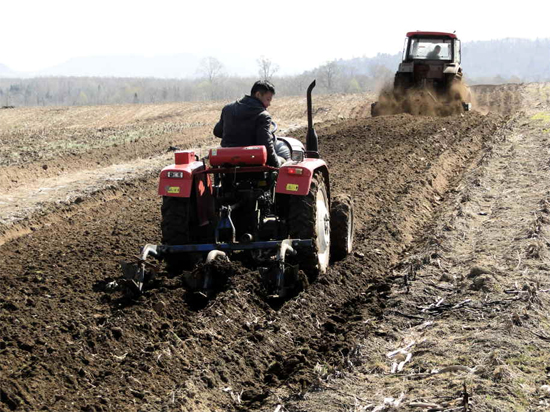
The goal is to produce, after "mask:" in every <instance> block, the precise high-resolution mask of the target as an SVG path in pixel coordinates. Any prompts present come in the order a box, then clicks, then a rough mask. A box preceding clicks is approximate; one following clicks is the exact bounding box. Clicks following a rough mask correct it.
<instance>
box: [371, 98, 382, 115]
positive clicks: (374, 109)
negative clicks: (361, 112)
mask: <svg viewBox="0 0 550 412" xmlns="http://www.w3.org/2000/svg"><path fill="white" fill-rule="evenodd" d="M370 115H371V117H377V116H380V103H379V102H374V103H372V104H371V105H370Z"/></svg>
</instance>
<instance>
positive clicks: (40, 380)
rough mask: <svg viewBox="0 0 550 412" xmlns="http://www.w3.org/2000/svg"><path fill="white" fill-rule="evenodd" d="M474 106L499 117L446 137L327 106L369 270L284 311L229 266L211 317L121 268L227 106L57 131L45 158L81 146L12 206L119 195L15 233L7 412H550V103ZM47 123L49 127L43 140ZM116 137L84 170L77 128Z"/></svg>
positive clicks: (299, 121)
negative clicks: (129, 288)
mask: <svg viewBox="0 0 550 412" xmlns="http://www.w3.org/2000/svg"><path fill="white" fill-rule="evenodd" d="M474 93H475V94H476V103H477V106H476V109H477V111H473V112H470V113H466V114H464V115H456V116H448V117H442V118H436V117H427V116H417V117H413V116H410V115H394V116H380V117H376V118H370V117H367V116H368V115H367V113H368V111H369V109H370V103H371V102H372V101H373V100H372V96H371V97H369V98H365V97H364V98H363V100H362V101H358V100H355V98H352V97H346V96H333V97H332V99H333V100H331V101H329V100H322V99H321V98H319V99H316V100H315V103H314V104H315V107H316V108H317V114H316V119H319V120H323V121H324V122H323V123H322V124H321V125H319V127H318V128H317V133H318V135H319V136H320V150H321V154H322V156H323V158H325V159H326V160H327V162H328V163H329V167H330V172H331V177H330V180H331V192H332V193H333V194H337V193H348V194H350V195H352V196H353V198H354V201H355V221H356V237H355V242H356V243H355V250H354V253H353V254H352V255H351V256H349V257H348V258H347V259H345V260H343V261H341V262H337V263H335V264H334V265H332V266H331V268H330V270H329V272H328V273H327V275H326V276H323V277H321V278H320V279H318V281H317V282H315V283H313V284H312V285H310V287H309V288H308V289H307V290H306V291H304V292H302V293H300V294H299V295H298V296H297V297H295V298H293V299H291V300H289V301H287V302H285V303H284V304H282V305H281V306H280V307H279V306H277V307H273V306H270V305H269V304H268V302H267V301H266V300H265V298H264V296H263V295H262V291H261V288H260V285H259V282H258V274H257V272H254V271H250V270H248V269H246V268H245V267H243V266H242V265H240V264H237V263H233V264H230V265H227V266H224V267H222V268H220V270H224V271H227V272H228V273H230V274H231V280H230V282H229V285H228V286H227V289H226V290H224V291H222V292H221V293H220V294H218V295H217V296H216V297H215V299H213V300H212V301H211V302H209V303H208V304H207V305H206V306H204V305H200V306H199V305H196V304H195V303H194V302H191V301H188V299H187V296H186V293H185V289H184V288H183V286H182V284H181V280H180V279H179V278H177V277H175V278H169V277H166V276H161V277H159V278H158V280H157V281H156V282H155V283H153V284H151V285H149V287H148V288H147V290H146V292H145V294H144V295H143V296H142V297H140V298H139V299H138V300H136V301H132V300H128V299H126V298H125V297H124V296H123V295H122V294H121V292H120V291H114V292H113V291H110V289H109V287H108V285H109V284H110V282H111V281H113V280H116V279H118V278H119V277H120V273H119V268H118V264H119V262H120V261H123V260H127V259H128V257H129V256H132V255H135V254H136V253H137V252H138V250H139V247H140V246H142V245H143V244H144V243H156V242H159V241H160V229H159V227H160V222H159V218H160V216H159V214H160V213H159V212H160V199H159V198H158V197H157V196H156V184H157V181H156V174H157V173H158V169H155V168H156V167H160V165H161V164H162V162H163V161H165V160H166V156H167V155H166V154H165V152H166V150H167V146H170V145H179V146H186V147H190V146H193V147H199V146H206V145H208V144H210V143H212V142H214V140H213V139H211V138H210V137H208V130H210V128H211V126H212V125H213V123H214V122H215V120H216V117H217V113H218V111H219V108H220V107H221V105H219V104H217V105H215V104H212V106H211V107H210V106H207V107H210V108H209V109H208V110H207V114H206V115H204V116H205V117H202V116H203V114H202V113H197V117H196V118H194V117H193V116H191V115H190V114H189V113H190V112H189V111H186V110H187V109H188V110H190V111H192V110H191V108H187V109H184V108H183V105H182V106H181V107H180V106H178V107H180V109H181V113H180V114H178V115H175V114H174V113H176V112H177V110H179V109H176V108H175V107H173V108H171V109H168V108H167V107H164V105H162V106H159V107H148V106H133V107H126V106H124V107H114V108H110V109H109V110H112V113H114V112H116V113H117V115H116V116H119V117H116V118H115V117H113V118H111V120H109V119H110V117H109V116H111V115H112V113H111V114H110V113H108V112H104V110H105V108H99V107H95V108H94V107H91V108H80V109H78V110H81V112H80V113H76V112H73V113H70V115H69V116H68V117H67V118H66V119H65V120H63V121H62V120H59V122H60V125H59V129H58V133H59V134H56V133H54V131H52V130H50V129H44V132H43V133H45V134H46V135H45V137H44V138H42V139H41V138H39V137H37V138H36V139H31V142H33V144H34V143H35V142H36V143H37V144H40V145H43V144H46V142H47V141H49V142H63V144H62V145H59V144H58V145H57V146H55V145H54V146H51V147H56V149H52V150H51V151H48V150H46V149H44V148H45V147H46V146H41V148H40V149H36V150H35V151H36V153H34V152H33V151H32V150H30V151H28V152H26V151H24V150H23V149H21V150H20V151H19V153H26V154H25V156H19V157H17V156H12V161H13V163H10V164H6V165H3V167H2V168H1V169H0V176H2V179H3V180H0V183H1V184H0V195H1V196H6V197H5V198H0V201H2V202H4V203H0V207H1V206H3V205H6V204H8V205H9V204H10V200H9V198H10V196H11V197H12V199H13V196H14V195H13V193H14V192H17V193H19V195H20V196H23V193H24V192H25V189H26V188H27V189H28V188H29V187H31V186H28V185H33V184H35V183H36V182H35V181H36V180H37V178H36V176H35V178H34V179H33V174H35V175H36V173H42V172H44V173H45V175H44V176H41V177H40V178H41V179H70V177H71V176H70V175H71V173H73V172H74V173H76V174H78V173H81V172H83V170H88V171H89V172H90V174H91V175H93V174H101V175H102V176H104V179H103V178H102V179H103V180H101V179H99V183H98V180H95V181H94V180H93V179H92V180H86V179H84V178H83V180H78V183H79V185H80V186H82V188H81V191H78V192H75V191H67V192H65V193H54V194H52V196H51V197H50V198H48V199H47V200H46V201H44V202H43V203H40V202H38V203H37V204H36V207H35V208H34V209H33V210H28V211H26V212H24V213H21V215H20V217H21V218H20V219H19V220H18V219H15V218H14V219H11V220H10V221H9V222H2V224H3V225H4V231H3V233H4V234H3V238H2V241H3V244H2V245H1V246H0V249H1V251H0V268H1V272H0V284H1V290H2V293H1V294H0V307H1V311H0V410H1V411H3V410H6V411H10V410H25V411H34V410H82V411H110V410H117V409H118V410H132V411H133V410H135V411H168V410H181V411H231V410H242V411H244V410H259V411H270V412H273V411H277V412H283V411H296V412H298V411H382V410H385V411H388V410H418V411H421V410H448V411H451V410H456V411H465V410H475V411H522V410H524V411H532V410H547V409H548V408H549V407H550V386H547V385H548V384H550V382H549V377H548V373H550V372H549V371H550V355H549V353H550V351H549V349H550V322H548V319H547V317H546V312H547V309H546V308H547V306H548V305H549V304H550V297H549V296H548V292H549V291H550V286H549V285H550V282H548V280H547V277H548V273H549V272H550V260H549V258H550V255H549V253H548V248H549V247H550V241H549V240H547V239H548V238H549V237H550V185H549V184H548V183H547V182H548V181H549V179H548V178H549V177H550V176H549V174H550V167H549V163H548V160H549V159H548V153H549V149H550V136H549V134H548V131H549V130H550V107H549V105H548V102H549V96H550V86H548V85H544V84H533V85H517V86H494V87H493V86H478V87H476V88H474ZM326 99H329V98H328V97H327V98H326ZM336 99H339V100H338V101H337V100H336ZM369 99H370V100H369ZM281 100H282V99H281ZM331 102H332V103H331ZM302 103H303V102H302V101H296V102H295V106H294V108H293V109H292V110H293V113H295V115H292V114H290V112H289V113H287V114H285V115H281V121H280V122H279V123H280V124H281V125H282V126H283V128H284V129H286V130H289V129H292V128H295V127H300V126H303V121H304V111H303V108H301V106H300V105H301V104H302ZM279 107H281V109H280V110H281V111H280V113H282V110H283V109H282V106H279ZM323 107H327V108H328V109H327V110H320V108H323ZM164 109H166V110H167V112H166V113H165V115H164V117H163V116H162V115H160V114H159V113H160V112H162V110H164ZM276 109H277V107H274V108H273V110H272V111H273V113H274V115H275V117H277V110H276ZM16 110H20V109H16ZM21 110H30V111H32V110H35V111H39V110H52V109H21ZM59 110H64V109H59ZM72 110H73V109H69V110H68V112H71V111H72ZM139 110H144V111H149V112H150V113H157V114H156V115H155V116H153V117H152V118H149V120H147V121H145V120H144V121H143V123H144V131H143V133H144V134H143V136H142V137H140V138H139V139H137V140H136V136H134V137H132V138H126V137H122V136H126V134H125V133H126V132H124V131H123V130H126V131H135V130H137V129H139V127H140V126H138V125H139V124H140V123H139V122H137V121H136V120H135V117H136V116H138V117H139V115H138V114H137V111H139ZM194 110H195V109H194ZM196 110H198V109H196ZM124 113H125V114H124ZM19 115H21V113H20V114H19ZM19 115H18V114H17V113H10V114H4V113H3V112H1V111H0V124H2V128H0V138H1V139H2V142H3V143H4V142H7V140H6V139H7V137H8V136H15V135H17V136H21V139H20V140H17V139H14V140H10V142H9V143H10V144H13V145H20V147H23V145H29V144H28V139H29V136H31V134H30V132H29V130H27V129H26V128H25V127H24V126H23V125H22V124H24V123H22V124H19V123H18V122H17V121H15V120H13V122H12V123H11V126H9V127H7V126H4V125H7V124H8V123H7V120H6V119H7V118H8V116H19ZM43 115H44V116H45V117H48V116H50V115H51V113H50V114H49V115H48V114H47V113H44V114H43ZM28 116H29V119H28V128H29V129H32V130H34V129H33V128H36V130H38V129H40V127H42V126H40V125H38V123H39V124H43V123H40V119H39V117H37V113H36V112H34V113H30V112H29V114H28ZM132 116H133V117H132ZM144 116H145V115H144ZM147 116H150V115H147ZM209 116H210V117H209ZM293 116H294V117H293ZM54 117H55V116H54ZM153 118H154V119H153ZM102 119H103V120H102ZM132 119H133V120H132ZM199 119H200V120H199ZM33 121H36V122H38V123H37V124H33V123H32V122H33ZM96 122H98V123H96ZM109 122H112V124H111V125H109ZM125 122H126V123H125ZM200 122H203V123H201V125H200V126H197V127H194V126H191V127H189V128H188V129H189V130H188V131H184V129H185V128H186V127H187V126H185V125H186V124H187V125H189V124H195V123H200ZM103 127H112V128H113V130H115V129H116V130H117V132H116V133H114V134H112V135H111V134H109V136H121V137H120V139H121V140H120V141H118V140H117V139H118V137H113V140H111V141H106V136H107V135H103V134H102V133H103V132H102V131H98V135H97V139H96V140H94V139H92V138H91V137H90V139H88V138H86V139H84V141H85V142H86V147H87V148H86V149H84V148H78V149H77V148H75V149H74V154H71V152H70V150H73V149H68V147H69V146H70V145H71V143H72V142H73V140H72V138H70V136H71V134H70V133H71V132H70V130H71V129H72V128H74V130H75V136H80V135H87V136H91V135H89V134H88V133H92V132H91V131H92V130H93V129H94V128H96V129H97V128H103ZM125 128H127V129H125ZM84 130H85V131H84ZM185 130H187V129H185ZM155 131H157V132H158V134H156V135H155V134H154V133H156V132H155ZM118 132H120V134H118V135H117V133H118ZM79 133H81V134H79ZM139 133H141V132H139ZM149 133H151V135H149ZM195 133H196V134H195ZM199 135H200V136H202V138H200V137H199ZM131 139H134V140H131ZM148 139H149V140H150V143H151V144H146V142H145V140H148ZM142 140H143V141H144V142H143V144H142V143H141V141H142ZM113 141H114V142H115V143H113ZM75 142H78V139H76V138H75ZM63 145H65V146H63ZM90 145H92V146H93V147H88V146H90ZM134 146H135V153H134V154H131V153H130V152H131V150H133V149H132V148H133V147H134ZM13 147H15V146H12V150H13ZM58 149H59V150H58ZM2 150H4V146H3V148H2ZM17 150H19V149H17ZM67 150H68V151H67ZM6 153H12V152H11V151H10V150H7V151H6ZM148 158H150V159H148ZM102 159H104V160H102ZM147 160H150V161H151V162H148V161H147ZM80 162H82V163H80ZM94 162H95V165H94ZM136 162H143V163H141V164H140V166H139V168H138V169H139V170H138V171H136V170H135V169H132V168H131V167H130V168H129V169H122V167H123V166H122V165H125V164H132V165H134V166H135V164H136ZM41 163H43V164H42V165H41ZM43 166H47V167H43ZM64 167H65V168H66V169H65V170H63V169H62V168H64ZM110 167H113V168H114V169H112V170H110V171H109V169H108V168H110ZM40 170H42V172H40ZM67 170H68V172H67ZM120 170H125V173H126V174H125V175H124V177H123V178H122V177H121V176H118V175H117V173H119V172H120ZM17 171H20V174H21V175H22V177H21V182H23V184H20V182H18V181H17V179H18V178H17V177H16V176H17V173H16V172H17ZM14 173H15V174H14ZM113 173H114V176H113ZM14 180H16V182H14ZM50 182H53V183H51V184H50V186H44V185H42V186H41V185H40V184H39V185H38V186H40V187H52V188H57V186H56V183H55V182H57V181H56V180H52V181H50ZM90 182H92V183H90ZM40 183H42V182H40ZM69 186H70V184H69ZM32 187H34V186H32ZM16 189H17V190H16ZM28 191H30V189H29V190H27V192H28ZM33 193H34V192H32V191H31V195H32V194H33ZM67 193H68V195H67V196H69V197H70V198H65V199H63V198H62V196H63V195H66V194H67ZM33 196H34V197H36V194H34V195H33ZM75 196H76V197H75ZM2 199H3V200H2ZM21 199H24V197H22V198H21ZM59 199H62V200H63V201H62V202H61V201H59ZM12 202H13V200H12ZM18 207H23V205H22V204H19V206H18ZM5 210H8V209H5ZM2 216H5V215H4V214H3V215H2ZM394 364H395V365H394ZM392 408H393V409H392Z"/></svg>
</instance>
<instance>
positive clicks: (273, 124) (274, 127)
mask: <svg viewBox="0 0 550 412" xmlns="http://www.w3.org/2000/svg"><path fill="white" fill-rule="evenodd" d="M271 126H273V130H271V133H275V132H276V131H277V129H278V128H279V127H278V126H277V123H275V122H274V121H273V120H272V121H271Z"/></svg>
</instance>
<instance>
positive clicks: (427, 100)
mask: <svg viewBox="0 0 550 412" xmlns="http://www.w3.org/2000/svg"><path fill="white" fill-rule="evenodd" d="M471 101H472V94H471V92H470V89H469V87H468V86H467V85H466V84H464V83H456V84H453V85H452V86H451V88H450V89H449V92H448V93H446V94H444V95H442V94H441V93H437V92H436V91H435V90H434V89H433V88H431V87H424V88H412V89H408V90H406V91H398V90H394V88H393V84H390V83H388V84H386V85H385V86H384V87H383V88H382V90H381V91H380V93H379V95H378V101H377V102H376V103H375V104H374V105H373V108H372V115H373V116H384V115H392V114H400V113H409V114H412V115H413V116H451V115H455V114H460V113H463V112H464V107H463V105H462V103H463V102H471Z"/></svg>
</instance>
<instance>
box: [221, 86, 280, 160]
mask: <svg viewBox="0 0 550 412" xmlns="http://www.w3.org/2000/svg"><path fill="white" fill-rule="evenodd" d="M274 94H275V87H274V86H273V85H272V84H271V83H270V82H268V81H261V80H259V81H257V82H256V83H254V85H253V86H252V89H251V90H250V96H244V97H243V98H242V99H240V100H237V101H236V102H234V103H230V104H228V105H227V106H225V107H224V108H223V110H222V114H221V118H220V121H219V122H218V123H217V124H216V126H215V127H214V136H216V137H219V138H220V139H222V142H221V146H222V147H241V146H254V145H262V146H265V147H266V149H267V164H268V165H269V166H273V167H279V166H280V165H281V164H283V163H284V162H285V161H286V160H288V159H290V150H289V149H288V147H287V146H286V145H285V144H284V143H283V142H281V141H277V139H276V138H275V136H274V135H273V133H272V132H271V124H272V120H271V116H270V114H269V113H268V112H267V108H268V107H269V106H270V105H271V100H272V99H273V95H274Z"/></svg>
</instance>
